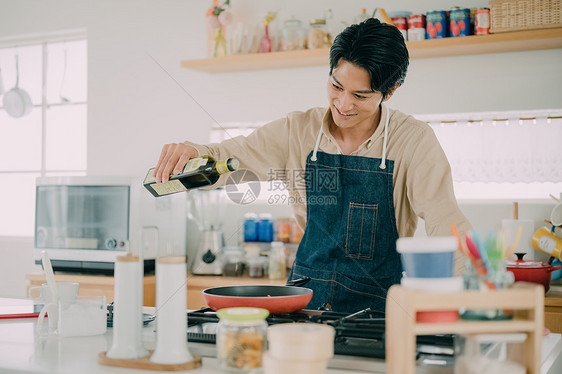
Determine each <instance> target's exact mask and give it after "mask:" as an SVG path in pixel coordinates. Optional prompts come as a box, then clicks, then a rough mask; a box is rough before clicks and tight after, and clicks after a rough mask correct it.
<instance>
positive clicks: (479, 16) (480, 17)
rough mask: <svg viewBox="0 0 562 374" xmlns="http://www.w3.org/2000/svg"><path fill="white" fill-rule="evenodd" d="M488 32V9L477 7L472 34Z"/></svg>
mask: <svg viewBox="0 0 562 374" xmlns="http://www.w3.org/2000/svg"><path fill="white" fill-rule="evenodd" d="M489 33H490V9H489V8H479V9H478V10H477V11H476V16H475V21H474V35H487V34H489Z"/></svg>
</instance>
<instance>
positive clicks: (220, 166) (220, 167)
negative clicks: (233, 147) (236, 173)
mask: <svg viewBox="0 0 562 374" xmlns="http://www.w3.org/2000/svg"><path fill="white" fill-rule="evenodd" d="M216 168H217V171H218V172H219V174H224V173H228V172H229V171H230V170H229V169H228V166H227V164H226V160H221V161H217V163H216Z"/></svg>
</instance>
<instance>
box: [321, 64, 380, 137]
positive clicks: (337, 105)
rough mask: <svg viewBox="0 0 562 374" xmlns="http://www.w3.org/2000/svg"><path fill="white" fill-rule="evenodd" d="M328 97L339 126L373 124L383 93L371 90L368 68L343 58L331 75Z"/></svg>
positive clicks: (335, 120)
mask: <svg viewBox="0 0 562 374" xmlns="http://www.w3.org/2000/svg"><path fill="white" fill-rule="evenodd" d="M328 100H329V103H330V110H331V111H332V117H333V119H334V123H335V124H336V126H338V127H340V128H342V129H344V128H352V127H355V126H357V125H363V126H372V124H373V121H374V120H375V118H376V116H377V113H378V110H379V104H380V103H381V101H382V93H380V92H376V91H372V90H371V79H370V77H369V73H368V72H367V70H365V69H363V68H360V67H358V66H357V65H353V64H352V63H350V62H347V61H345V60H343V59H340V61H339V63H338V65H337V66H336V67H335V68H334V69H333V70H332V75H331V76H330V78H328Z"/></svg>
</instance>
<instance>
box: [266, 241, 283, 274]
mask: <svg viewBox="0 0 562 374" xmlns="http://www.w3.org/2000/svg"><path fill="white" fill-rule="evenodd" d="M286 258H287V257H286V254H285V246H284V245H283V243H281V242H273V243H271V250H270V252H269V279H284V278H286V277H287V260H286Z"/></svg>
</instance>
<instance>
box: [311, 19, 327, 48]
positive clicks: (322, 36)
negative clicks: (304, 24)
mask: <svg viewBox="0 0 562 374" xmlns="http://www.w3.org/2000/svg"><path fill="white" fill-rule="evenodd" d="M331 45H332V41H331V38H330V34H329V33H328V29H327V28H326V20H325V19H321V18H319V19H311V20H310V31H309V32H308V49H316V48H329V47H330V46H331Z"/></svg>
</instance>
